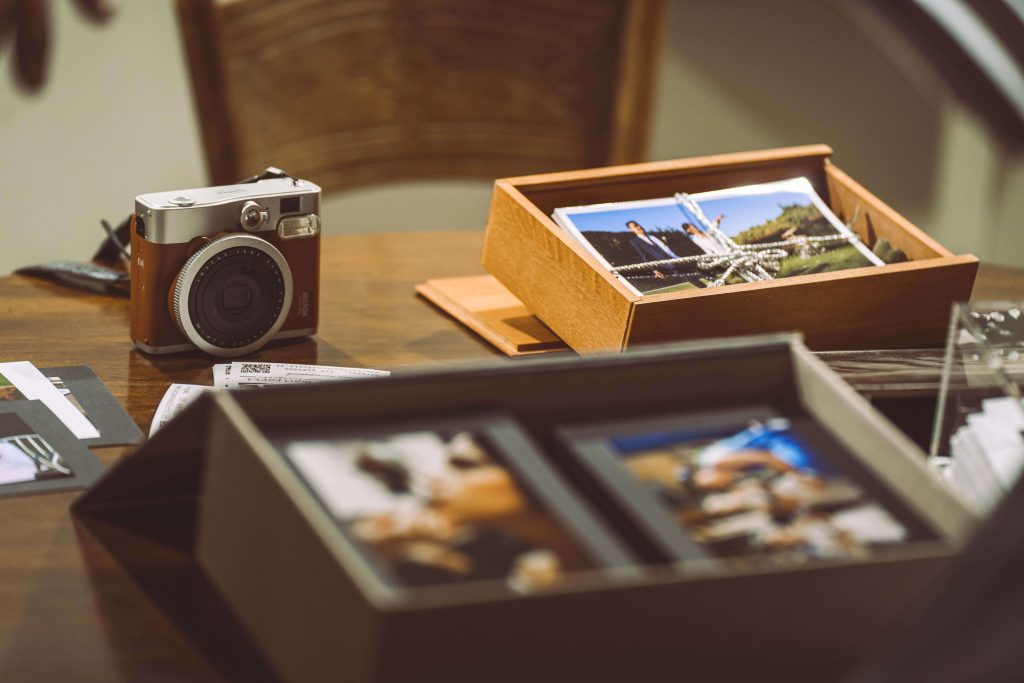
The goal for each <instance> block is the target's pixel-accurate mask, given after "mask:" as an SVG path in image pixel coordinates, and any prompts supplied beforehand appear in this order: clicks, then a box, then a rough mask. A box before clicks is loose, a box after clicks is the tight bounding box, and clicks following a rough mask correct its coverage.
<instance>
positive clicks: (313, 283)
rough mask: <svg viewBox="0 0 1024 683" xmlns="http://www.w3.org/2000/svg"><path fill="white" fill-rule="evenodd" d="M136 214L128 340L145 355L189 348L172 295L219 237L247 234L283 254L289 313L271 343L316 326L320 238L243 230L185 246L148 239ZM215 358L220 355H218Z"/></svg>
mask: <svg viewBox="0 0 1024 683" xmlns="http://www.w3.org/2000/svg"><path fill="white" fill-rule="evenodd" d="M139 222H140V221H139V216H138V215H137V214H132V217H131V254H132V261H131V338H132V341H133V342H134V343H135V345H136V346H137V347H138V348H140V349H141V350H143V351H146V352H148V353H153V354H165V353H176V352H180V351H187V350H193V349H195V348H196V345H195V344H194V343H192V342H191V341H190V340H189V339H188V338H187V337H186V335H185V334H184V333H183V332H182V330H181V329H180V328H179V326H178V325H177V324H176V323H175V319H174V315H173V312H172V311H173V304H174V302H173V292H174V288H175V284H176V282H177V280H178V278H179V276H180V274H181V272H182V267H183V266H184V265H185V263H186V262H187V261H188V260H189V259H190V257H191V256H192V255H193V254H195V253H197V252H198V251H200V250H202V249H204V248H205V247H207V246H209V245H210V244H212V243H213V242H215V241H216V240H218V239H219V238H222V237H225V236H229V235H236V234H237V235H249V236H250V237H257V238H259V239H262V240H265V241H266V242H268V243H270V244H271V245H273V246H274V247H276V248H277V250H278V251H280V253H281V254H282V255H283V256H284V259H285V261H286V262H287V263H288V267H289V269H290V271H291V280H292V288H291V297H290V301H286V302H284V305H285V306H286V307H287V314H286V317H285V319H284V322H283V323H282V324H281V327H280V329H279V330H278V331H277V333H276V334H275V335H274V336H273V339H282V338H291V337H301V336H308V335H312V334H315V333H316V330H317V325H318V323H319V296H320V235H319V231H318V232H317V234H316V235H313V236H310V237H304V238H302V239H283V238H282V237H281V236H280V235H279V234H278V233H277V231H273V230H271V231H264V232H259V233H256V234H254V235H250V233H247V232H245V231H244V230H240V229H239V230H235V231H225V232H219V233H215V234H212V235H209V236H200V237H195V238H193V239H192V240H190V241H189V242H186V243H177V244H161V243H154V242H150V241H148V240H147V239H146V238H145V237H144V236H143V235H144V228H143V229H141V230H140V229H138V223H139ZM218 355H219V354H218Z"/></svg>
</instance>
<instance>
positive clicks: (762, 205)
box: [697, 192, 811, 237]
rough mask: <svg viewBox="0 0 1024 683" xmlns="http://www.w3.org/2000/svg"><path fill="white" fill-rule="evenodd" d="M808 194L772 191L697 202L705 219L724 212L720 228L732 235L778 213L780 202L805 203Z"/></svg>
mask: <svg viewBox="0 0 1024 683" xmlns="http://www.w3.org/2000/svg"><path fill="white" fill-rule="evenodd" d="M810 203H811V198H810V197H808V196H807V195H805V194H803V193H802V192H772V193H770V194H754V195H745V196H740V197H722V198H721V199H702V200H700V201H698V202H697V204H699V205H700V208H701V210H702V211H703V212H704V215H705V216H707V217H708V219H709V220H712V221H713V220H715V218H717V217H718V215H719V214H725V218H723V219H722V223H721V225H719V226H718V227H719V228H721V230H722V232H724V233H725V234H726V235H728V236H729V237H734V236H735V235H738V234H739V233H741V232H743V231H744V230H746V229H747V228H752V227H754V226H756V225H761V224H762V223H764V222H765V221H769V220H771V219H773V218H775V217H777V216H778V215H779V214H780V213H782V207H783V206H789V205H792V204H798V205H800V206H807V205H808V204H810Z"/></svg>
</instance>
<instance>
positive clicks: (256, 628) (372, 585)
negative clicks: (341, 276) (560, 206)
mask: <svg viewBox="0 0 1024 683" xmlns="http://www.w3.org/2000/svg"><path fill="white" fill-rule="evenodd" d="M201 401H202V402H201V403H198V404H196V405H195V406H193V407H191V408H190V410H189V411H187V412H186V413H184V414H182V415H181V416H180V417H179V418H178V419H177V420H176V421H175V422H173V423H172V424H170V425H168V426H167V427H165V428H164V430H162V431H161V432H160V433H158V434H157V435H156V437H155V438H154V439H153V440H152V441H150V442H149V443H148V444H147V445H146V446H144V447H143V448H142V449H141V450H139V451H138V452H136V453H135V454H133V455H131V456H129V457H127V458H125V459H123V460H122V461H121V462H119V463H118V464H117V466H115V467H114V468H113V469H112V470H111V471H109V472H108V473H107V475H106V476H105V477H104V479H103V480H102V481H101V482H100V483H99V484H98V485H97V486H95V487H94V488H93V489H92V490H91V491H89V492H88V493H87V494H85V495H84V496H83V498H81V499H80V500H79V501H78V502H77V503H76V505H75V511H76V514H77V515H78V516H79V517H80V518H81V519H83V520H87V519H88V516H89V515H90V514H94V513H96V512H97V511H105V513H104V517H103V519H105V520H107V522H108V523H109V520H110V519H111V516H112V515H113V516H116V515H122V516H123V517H124V519H125V520H126V524H131V525H134V526H133V527H132V528H133V530H134V531H136V532H137V531H138V527H139V523H138V521H137V518H136V517H137V515H136V512H135V510H136V509H137V507H136V506H146V505H149V506H151V505H153V504H154V503H155V502H159V501H160V500H166V499H173V500H182V499H183V498H187V497H189V496H191V498H192V499H193V500H194V501H195V505H196V508H197V518H198V520H197V523H196V527H195V541H194V548H195V550H194V553H195V558H196V561H197V562H198V563H199V565H200V566H201V567H202V569H203V570H204V571H205V573H206V574H207V576H208V577H209V579H210V581H211V582H212V584H213V585H214V586H215V587H216V589H217V590H218V592H219V593H220V594H221V596H222V597H223V599H224V601H225V602H226V603H227V605H228V606H229V607H230V609H231V610H232V612H233V613H234V614H235V615H236V616H237V618H238V620H239V621H240V623H241V624H242V625H243V626H244V628H245V630H246V631H247V632H248V634H249V635H250V636H251V638H252V639H253V641H254V642H255V643H256V644H257V645H258V646H259V648H260V649H261V650H262V652H263V653H264V654H265V655H266V658H267V660H268V661H269V662H270V663H271V664H272V666H273V668H274V669H275V671H276V673H277V674H278V675H279V676H280V678H281V679H282V680H283V681H289V682H294V683H317V682H318V681H324V682H327V681H332V682H334V681H375V682H376V681H380V682H396V683H397V682H402V683H406V682H408V681H435V680H436V681H448V682H451V683H456V682H466V683H471V682H472V683H478V682H479V681H485V680H486V681H502V682H504V681H509V682H511V681H516V682H517V683H518V682H519V681H528V680H544V681H561V680H566V681H568V680H588V681H609V682H612V681H615V682H618V681H623V680H660V679H663V678H666V677H682V678H687V679H692V680H756V679H758V678H762V677H763V676H764V672H766V671H768V672H771V675H770V678H772V679H779V680H790V681H815V683H820V682H822V681H828V680H839V679H841V678H843V676H845V675H846V674H848V673H849V672H850V671H851V669H853V668H855V667H856V666H857V665H858V664H859V663H861V662H862V661H864V659H865V658H866V657H868V656H869V655H870V654H871V653H873V652H874V651H875V650H876V649H878V648H879V647H881V646H883V645H884V644H885V643H886V642H888V640H889V639H890V638H891V637H892V636H893V634H894V632H895V631H897V630H898V628H899V624H900V620H901V618H903V617H905V616H908V615H909V614H910V613H911V612H913V611H915V610H916V609H917V608H919V607H920V606H922V604H923V603H924V601H925V600H927V598H929V597H930V595H931V594H930V591H931V590H932V589H933V588H934V587H935V586H936V584H937V580H938V578H939V577H940V575H941V573H942V571H943V570H944V568H945V567H946V565H947V563H948V562H949V560H950V559H951V558H952V557H953V555H954V553H955V552H956V551H957V550H958V548H959V547H960V544H961V542H962V541H963V539H964V538H965V537H966V536H967V534H968V533H969V532H970V530H971V528H972V526H973V523H974V520H973V518H972V516H971V515H970V514H969V513H968V512H967V511H966V510H965V509H964V508H963V507H962V506H961V505H960V504H959V503H958V502H957V501H956V500H955V499H954V498H953V497H952V496H951V495H950V494H949V493H948V492H946V490H945V489H944V488H943V487H942V486H941V485H940V484H939V483H938V482H937V481H936V480H934V479H933V478H932V475H931V473H930V472H928V471H927V469H926V468H925V466H924V463H923V458H924V454H923V453H922V452H921V451H920V450H919V449H917V448H916V447H915V446H914V445H913V444H912V443H911V442H910V441H909V440H908V439H907V438H906V437H905V436H903V435H902V434H901V433H900V432H898V431H897V430H896V429H895V428H894V427H893V426H892V425H891V424H889V423H888V422H887V421H886V420H885V419H884V418H882V417H881V416H880V415H879V414H878V413H877V412H875V411H874V410H873V409H872V408H871V407H870V406H869V405H868V404H867V403H866V402H865V401H864V399H862V398H861V397H860V396H858V395H857V394H856V393H855V392H854V391H853V390H852V389H851V388H850V387H849V386H847V385H846V384H845V383H843V382H842V381H841V380H840V379H839V378H838V377H837V376H836V375H835V374H834V373H832V372H831V371H830V370H828V368H827V367H826V366H825V365H824V364H823V363H822V362H821V361H819V360H818V359H817V358H815V357H814V356H813V354H810V353H809V352H807V350H806V349H805V348H804V347H803V346H802V345H801V344H800V342H799V341H796V340H794V339H792V338H790V337H766V338H756V339H749V338H748V339H733V340H715V341H714V342H710V343H709V342H704V343H691V344H681V345H676V346H673V347H667V348H660V347H659V348H651V349H645V350H642V351H634V352H630V353H626V354H613V355H602V356H594V357H587V358H578V357H574V356H561V357H556V358H550V359H549V358H545V359H539V360H533V361H524V362H523V363H516V364H500V365H493V364H492V365H487V366H481V367H476V368H473V367H468V368H461V369H454V370H433V371H419V372H411V373H407V374H399V375H396V376H394V377H391V378H388V379H371V380H354V381H349V382H344V383H332V384H320V385H307V386H302V387H296V388H281V389H266V390H263V391H259V392H236V393H231V394H225V393H218V394H212V395H208V396H205V397H203V398H202V399H201ZM738 402H742V403H748V402H750V403H763V404H767V405H776V406H781V405H792V406H796V407H798V408H800V409H802V410H803V411H804V412H806V413H807V414H809V415H810V416H811V417H813V418H814V419H815V420H816V421H817V422H818V423H819V424H820V425H821V426H822V427H824V428H825V429H827V430H828V431H829V432H830V433H831V434H832V435H833V437H834V438H835V439H836V440H837V441H839V442H840V443H841V444H842V445H843V446H844V447H845V448H846V449H847V450H848V452H850V453H852V454H853V455H854V456H856V457H857V458H858V459H859V460H860V461H861V462H862V463H863V464H864V465H865V467H866V468H868V469H869V470H870V471H871V472H872V473H874V475H875V476H876V477H877V478H878V480H879V481H883V482H885V485H886V486H888V487H889V488H890V490H891V491H892V492H893V493H894V494H895V495H897V496H898V497H899V498H900V499H901V500H903V501H905V502H906V503H907V505H908V506H910V508H911V509H913V510H914V511H915V512H916V513H917V514H918V515H919V516H920V517H921V518H922V519H924V520H927V522H928V523H929V524H930V525H931V527H932V528H933V529H934V530H935V532H936V534H937V536H936V540H929V541H919V542H915V543H909V544H905V545H902V546H900V547H898V548H891V549H890V552H888V553H886V555H885V557H884V558H879V557H876V558H874V559H867V560H860V561H850V560H846V561H829V562H820V563H811V564H805V565H789V566H765V565H760V566H759V567H750V566H748V567H743V568H740V567H728V568H727V567H717V568H715V569H714V571H705V570H700V569H687V570H682V569H680V568H678V567H675V566H672V565H668V566H661V567H660V568H651V569H650V570H649V571H648V572H646V573H645V574H642V575H640V574H637V573H630V574H628V575H621V576H616V577H609V576H608V575H605V574H600V575H599V574H597V573H589V572H586V573H580V574H576V575H574V576H573V577H571V578H570V580H568V581H566V582H564V583H562V584H560V585H559V586H557V587H555V588H551V589H548V590H545V591H543V592H538V593H532V594H527V595H521V594H514V593H512V592H510V590H509V589H508V588H507V587H506V586H505V584H504V583H503V582H497V581H496V582H477V583H471V584H461V585H453V586H436V587H431V588H417V589H408V590H405V591H401V592H400V593H399V594H398V595H396V594H395V593H394V592H393V591H391V590H384V588H383V586H382V584H381V583H380V579H379V578H378V577H377V576H376V575H375V573H374V572H373V571H372V570H370V569H369V568H368V566H367V564H366V563H365V561H364V560H363V559H362V558H361V556H360V554H359V552H358V549H356V548H355V547H353V545H351V544H350V542H349V541H348V540H347V539H346V537H345V536H344V535H343V534H342V533H341V532H340V530H339V528H338V526H337V525H336V523H335V521H334V519H333V518H332V516H331V515H330V514H329V513H328V511H327V509H326V508H325V507H324V506H323V504H321V503H320V501H319V500H318V499H317V498H316V497H315V495H314V494H313V493H312V490H311V488H310V487H309V486H308V485H307V484H306V482H305V481H304V480H303V479H302V478H301V477H300V476H299V473H298V471H297V470H296V469H295V468H294V467H293V466H291V464H290V463H289V462H288V461H287V460H286V458H285V457H284V456H282V454H281V452H280V450H279V448H278V447H277V446H275V443H280V440H281V439H282V434H283V435H285V437H287V435H291V434H304V433H309V430H315V429H317V428H322V427H323V426H324V425H331V426H332V427H337V428H338V429H345V428H351V427H353V426H364V425H373V424H381V423H385V424H387V423H391V422H395V421H397V422H401V421H403V420H406V419H410V418H416V419H429V418H430V417H431V416H452V415H459V414H463V413H466V412H473V411H477V410H480V409H481V408H486V409H488V410H502V411H505V412H507V413H509V414H510V415H512V416H514V417H515V419H516V420H517V421H518V422H519V424H521V425H522V426H523V427H524V428H525V429H527V430H528V431H529V432H530V433H531V434H532V435H534V437H535V438H537V439H538V442H539V443H540V444H541V445H542V446H545V450H546V451H547V452H548V457H549V458H552V457H554V456H552V455H551V454H552V453H553V450H552V449H548V448H547V445H548V444H547V442H546V437H545V436H544V435H545V434H552V433H554V431H555V430H556V429H557V428H558V427H559V426H560V425H563V424H567V423H568V424H571V423H574V422H575V423H579V422H580V421H594V420H602V419H607V418H612V417H614V418H631V417H645V416H651V415H656V414H658V411H669V412H679V411H702V410H714V409H716V408H725V407H729V406H732V407H735V406H736V405H737V403H738ZM552 462H553V463H554V464H556V465H558V466H559V467H560V468H561V469H562V470H563V471H564V472H565V474H566V475H567V476H569V477H570V479H572V480H574V481H575V480H576V477H573V475H572V472H571V470H568V469H566V467H565V465H566V463H559V462H556V460H552Z"/></svg>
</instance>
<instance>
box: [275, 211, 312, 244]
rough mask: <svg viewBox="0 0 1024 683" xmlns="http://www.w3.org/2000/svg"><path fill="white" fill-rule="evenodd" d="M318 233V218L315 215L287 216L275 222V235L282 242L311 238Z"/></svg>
mask: <svg viewBox="0 0 1024 683" xmlns="http://www.w3.org/2000/svg"><path fill="white" fill-rule="evenodd" d="M319 232H320V218H319V217H318V216H317V215H316V214H315V213H311V214H307V215H305V216H287V217H285V218H282V219H281V220H279V221H278V222H277V234H278V235H280V236H281V239H283V240H291V239H296V238H299V237H313V236H314V235H316V234H318V233H319Z"/></svg>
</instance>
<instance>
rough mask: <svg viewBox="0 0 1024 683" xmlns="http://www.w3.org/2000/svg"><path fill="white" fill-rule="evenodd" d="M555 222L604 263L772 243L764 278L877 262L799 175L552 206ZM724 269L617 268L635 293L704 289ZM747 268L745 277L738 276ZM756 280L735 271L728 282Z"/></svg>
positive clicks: (688, 264)
mask: <svg viewBox="0 0 1024 683" xmlns="http://www.w3.org/2000/svg"><path fill="white" fill-rule="evenodd" d="M553 218H554V220H555V222H556V223H558V225H560V226H561V227H562V228H563V229H564V230H566V231H567V232H568V233H569V234H570V235H572V236H573V237H574V238H576V239H577V240H578V241H579V242H580V243H581V244H582V245H583V246H584V247H585V248H586V249H587V250H588V251H589V252H590V253H591V254H593V255H594V256H595V257H596V258H597V259H598V261H600V262H601V263H602V264H603V265H604V266H605V267H606V268H609V269H610V270H613V272H615V269H618V268H621V267H623V266H630V265H635V264H644V263H652V262H662V261H665V260H673V259H681V258H682V259H686V258H687V257H694V256H702V255H708V256H722V255H723V254H728V253H729V252H730V250H731V249H734V248H735V247H737V246H740V247H758V246H760V247H763V248H768V247H769V245H777V246H778V248H781V249H783V251H784V254H780V255H781V256H783V257H782V258H779V259H774V260H777V261H778V268H777V270H774V272H769V271H765V273H768V274H770V276H771V277H775V278H784V277H793V276H796V275H808V274H811V273H825V272H830V271H835V270H845V269H847V268H862V267H866V266H880V265H884V263H883V262H882V260H881V259H879V258H878V257H877V256H876V255H875V254H874V253H872V252H871V250H870V249H868V248H867V247H866V246H865V245H864V244H863V243H862V242H861V241H860V240H859V239H858V238H857V237H856V235H854V234H853V233H852V232H851V231H850V230H849V228H847V227H846V226H845V225H843V223H842V221H840V220H839V218H838V217H836V215H835V214H834V213H832V211H831V209H829V207H828V205H827V204H826V203H825V202H824V201H823V200H822V199H821V197H820V196H818V194H817V192H815V191H814V188H813V186H812V185H811V183H810V181H808V180H807V179H806V178H791V179H789V180H782V181H777V182H771V183H762V184H758V185H746V186H742V187H734V188H730V189H723V190H715V191H712V192H701V193H697V194H689V195H677V196H675V197H663V198H659V199H647V200H640V201H633V202H619V203H611V204H594V205H590V206H575V207H566V208H560V209H555V212H554V215H553ZM722 272H724V268H719V269H718V270H710V271H701V269H700V268H699V266H698V265H697V263H696V262H695V261H694V260H693V259H690V260H689V261H682V262H674V263H663V264H660V265H652V266H650V267H648V268H640V269H628V270H624V271H622V272H618V273H617V275H618V276H619V277H620V278H621V279H623V281H624V282H625V283H626V284H628V285H629V286H630V287H631V288H633V290H634V291H635V292H636V293H637V294H655V293H665V292H673V291H679V290H683V289H690V288H693V287H704V286H707V284H708V283H709V282H710V281H712V280H714V279H715V278H716V277H718V276H719V275H721V274H722ZM744 273H746V275H744ZM744 279H747V280H750V279H761V278H760V277H758V276H757V275H756V274H755V273H752V272H750V271H744V270H743V269H742V268H741V269H739V271H738V272H737V275H736V277H734V278H732V279H730V280H729V281H728V282H732V281H743V280H744Z"/></svg>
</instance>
